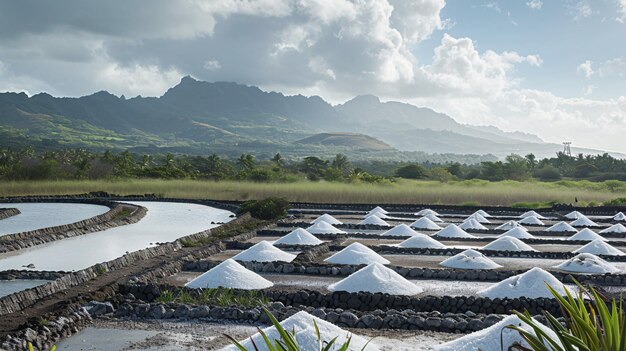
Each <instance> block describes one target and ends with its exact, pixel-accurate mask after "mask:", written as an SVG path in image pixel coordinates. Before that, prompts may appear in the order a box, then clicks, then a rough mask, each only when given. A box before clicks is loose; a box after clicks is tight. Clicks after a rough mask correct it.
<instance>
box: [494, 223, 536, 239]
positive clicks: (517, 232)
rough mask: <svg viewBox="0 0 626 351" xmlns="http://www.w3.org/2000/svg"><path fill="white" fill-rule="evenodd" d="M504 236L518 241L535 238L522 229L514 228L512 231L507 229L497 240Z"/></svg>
mask: <svg viewBox="0 0 626 351" xmlns="http://www.w3.org/2000/svg"><path fill="white" fill-rule="evenodd" d="M505 236H510V237H512V238H518V239H533V238H534V237H535V236H534V235H532V234H530V233H529V232H528V231H527V230H526V229H525V228H524V227H521V226H520V227H515V228H513V229H509V230H507V231H506V232H504V233H503V234H500V236H498V238H502V237H505Z"/></svg>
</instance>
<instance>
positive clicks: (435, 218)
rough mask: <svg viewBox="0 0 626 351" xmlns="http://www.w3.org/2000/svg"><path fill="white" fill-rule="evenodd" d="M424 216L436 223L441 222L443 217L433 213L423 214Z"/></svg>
mask: <svg viewBox="0 0 626 351" xmlns="http://www.w3.org/2000/svg"><path fill="white" fill-rule="evenodd" d="M424 218H428V219H430V220H431V221H433V222H436V223H441V222H443V219H441V218H439V217H437V216H435V215H434V214H427V215H425V216H424Z"/></svg>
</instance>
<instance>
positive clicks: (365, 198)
mask: <svg viewBox="0 0 626 351" xmlns="http://www.w3.org/2000/svg"><path fill="white" fill-rule="evenodd" d="M99 190H103V191H107V192H110V193H115V194H120V195H129V194H145V193H155V194H159V195H162V196H167V197H178V198H207V199H216V200H251V199H262V198H267V197H270V196H277V197H284V198H286V199H288V200H289V201H292V202H335V203H399V204H402V203H406V204H415V203H431V204H466V203H475V204H481V205H511V204H513V203H522V202H526V203H546V202H550V201H556V202H561V203H573V202H574V200H575V199H576V198H577V199H578V200H579V203H581V204H586V203H590V202H603V201H606V200H610V199H613V198H616V197H626V182H617V183H616V182H615V181H607V182H599V183H594V182H588V181H577V182H574V181H560V182H554V183H546V182H535V181H529V182H516V181H502V182H487V181H482V180H468V181H458V182H448V183H441V182H437V181H411V180H399V181H398V182H396V183H392V184H367V183H329V182H308V181H300V182H293V183H252V182H236V181H220V182H215V181H199V180H125V181H18V182H2V183H0V196H19V195H64V194H80V193H86V192H91V191H99Z"/></svg>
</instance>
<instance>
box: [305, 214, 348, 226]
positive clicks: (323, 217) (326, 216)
mask: <svg viewBox="0 0 626 351" xmlns="http://www.w3.org/2000/svg"><path fill="white" fill-rule="evenodd" d="M319 222H326V223H329V224H332V225H337V224H343V223H341V222H340V221H339V220H338V219H337V218H335V217H333V216H331V215H329V214H328V213H324V214H323V215H321V216H319V217H317V218H316V219H315V220H313V221H312V222H311V224H317V223H319Z"/></svg>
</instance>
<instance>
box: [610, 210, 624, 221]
mask: <svg viewBox="0 0 626 351" xmlns="http://www.w3.org/2000/svg"><path fill="white" fill-rule="evenodd" d="M613 220H614V221H618V222H626V214H624V213H623V212H618V213H616V214H615V216H613Z"/></svg>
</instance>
